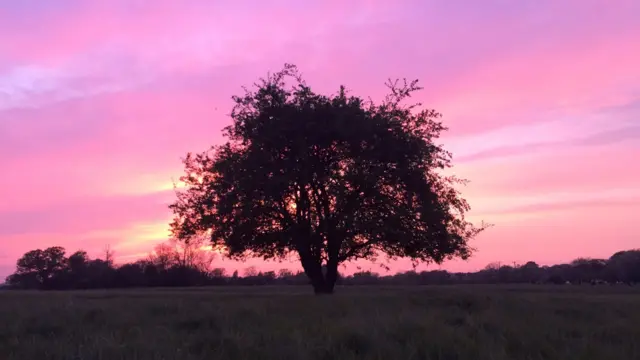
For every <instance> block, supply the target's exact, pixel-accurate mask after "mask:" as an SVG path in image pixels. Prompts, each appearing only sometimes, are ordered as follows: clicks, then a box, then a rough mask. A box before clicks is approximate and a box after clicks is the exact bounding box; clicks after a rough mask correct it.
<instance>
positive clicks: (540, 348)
mask: <svg viewBox="0 0 640 360" xmlns="http://www.w3.org/2000/svg"><path fill="white" fill-rule="evenodd" d="M310 291H311V290H310V288H307V287H266V286H265V287H254V288H237V287H225V288H189V289H169V290H167V289H151V290H111V291H106V290H105V291H77V292H0V358H2V359H3V360H14V359H65V360H67V359H109V360H116V359H185V360H188V359H261V360H262V359H265V360H266V359H385V360H387V359H480V360H482V359H493V360H497V359H505V360H506V359H562V360H566V359H605V360H606V359H621V360H627V359H640V326H639V324H640V288H639V287H635V288H632V287H626V286H595V287H591V286H441V287H413V288H384V289H381V288H368V287H358V288H356V287H350V288H338V289H337V291H338V293H337V294H335V295H334V296H327V297H314V296H313V295H310V294H309V293H310Z"/></svg>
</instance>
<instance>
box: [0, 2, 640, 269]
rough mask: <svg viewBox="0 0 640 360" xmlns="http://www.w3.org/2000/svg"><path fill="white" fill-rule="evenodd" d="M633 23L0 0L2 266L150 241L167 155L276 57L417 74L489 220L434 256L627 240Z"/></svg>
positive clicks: (408, 5)
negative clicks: (39, 254) (50, 253)
mask: <svg viewBox="0 0 640 360" xmlns="http://www.w3.org/2000/svg"><path fill="white" fill-rule="evenodd" d="M639 18H640V2H638V1H635V0H607V1H605V0H600V1H596V0H564V1H556V0H520V1H511V0H485V1H481V2H480V1H472V0H468V1H462V0H460V1H451V0H389V1H387V0H350V1H337V0H325V1H319V0H307V1H295V0H272V1H258V0H250V1H249V0H234V1H226V0H219V1H209V0H184V1H169V0H154V1H142V0H138V1H134V0H110V1H97V0H82V1H80V0H58V1H39V0H21V1H13V0H0V174H1V176H0V279H1V278H2V277H4V276H5V275H7V274H8V273H10V272H12V271H13V269H14V267H15V262H16V260H17V259H18V258H19V257H20V256H21V255H22V254H23V253H25V252H26V251H28V250H31V249H36V248H44V247H48V246H53V245H61V246H64V247H65V248H67V250H68V251H69V252H71V251H75V250H77V249H84V250H86V251H88V252H89V254H90V255H92V256H96V257H98V256H100V255H101V254H102V251H103V249H104V247H105V246H106V245H110V247H111V249H113V250H114V251H115V254H116V260H117V261H120V262H124V261H130V260H132V259H135V258H137V257H140V256H144V255H145V254H146V253H148V252H149V251H151V249H152V248H153V246H154V245H155V244H157V243H159V242H161V241H163V240H165V239H166V238H167V236H168V225H167V224H168V222H169V220H170V218H171V213H170V211H169V210H168V208H167V204H169V203H170V202H172V200H173V199H174V197H175V195H174V194H173V191H172V179H177V178H178V177H179V176H180V175H181V174H182V163H181V160H180V159H181V158H182V157H183V156H184V155H185V154H186V153H187V152H188V151H195V152H199V151H203V150H206V149H207V148H208V147H209V146H210V145H213V144H219V143H220V142H222V141H223V138H222V136H221V133H220V130H221V129H222V128H223V127H224V126H226V125H228V124H229V123H230V121H231V119H230V118H229V116H228V114H229V112H230V109H231V105H232V102H231V95H234V94H241V93H242V86H248V85H251V84H252V83H253V82H254V81H255V80H256V79H258V78H259V77H261V76H264V75H266V74H267V72H268V71H277V70H279V69H280V68H281V67H282V66H283V64H284V63H285V62H287V63H294V64H296V65H297V66H298V67H299V68H300V70H301V71H302V73H303V74H304V76H305V78H306V80H307V82H308V83H309V84H310V85H311V86H312V88H314V89H315V90H316V91H318V92H323V93H325V92H326V93H332V92H335V91H336V90H337V89H338V87H339V86H340V85H342V84H344V85H346V86H347V88H348V89H350V90H351V91H352V92H353V93H354V94H355V95H361V96H363V97H366V96H371V97H372V98H374V99H380V98H381V97H382V96H383V95H384V94H385V91H386V88H385V87H384V82H385V81H386V80H387V79H388V78H403V77H406V78H409V79H416V78H417V79H420V81H421V84H422V85H423V86H424V88H425V89H424V90H423V91H421V92H420V93H419V94H417V95H416V96H415V97H414V100H416V101H420V102H423V103H424V104H425V105H426V106H427V107H430V108H434V109H436V110H438V111H439V112H441V113H442V114H443V121H444V123H445V124H446V125H447V126H448V127H449V129H450V130H449V131H448V132H447V133H446V134H445V136H444V137H443V138H442V139H441V140H442V144H443V145H444V146H445V148H446V149H448V150H450V151H451V152H452V153H453V155H454V158H453V163H454V167H453V169H452V171H453V172H454V173H455V174H456V175H458V176H460V177H463V178H467V179H469V180H470V183H469V184H468V185H467V186H466V187H464V188H461V189H460V190H461V191H462V193H463V195H464V197H465V198H467V200H468V201H469V202H470V204H471V206H472V211H471V213H470V218H471V219H472V220H474V221H480V220H484V221H487V222H489V223H492V224H494V226H493V227H492V228H490V229H489V230H487V231H485V232H484V233H483V234H481V235H480V236H479V237H478V238H476V239H474V240H473V242H472V243H471V245H472V246H473V247H474V248H476V249H477V251H476V253H475V255H474V256H473V257H472V258H471V259H470V260H468V261H450V262H447V263H445V264H443V265H442V266H441V267H442V268H444V269H449V270H454V271H470V270H477V269H480V268H483V267H484V266H485V265H486V264H487V263H490V262H494V261H500V262H503V263H512V262H516V263H524V262H526V261H528V260H533V261H537V262H538V263H540V264H553V263H558V262H564V261H570V260H571V259H573V258H576V257H598V258H606V257H609V256H610V255H611V254H612V253H614V252H616V251H618V250H623V249H630V248H637V247H640V228H639V227H638V226H637V223H638V220H640V181H639V180H640V165H638V164H639V162H640V66H638V64H640V22H639V21H638V19H639ZM217 265H218V266H223V267H227V268H229V269H235V268H237V269H243V268H246V267H248V266H252V265H254V266H258V267H259V268H261V269H277V268H282V267H288V268H293V269H296V268H297V265H296V264H295V263H293V262H291V263H288V262H285V263H263V262H261V261H259V260H255V261H250V262H248V263H246V264H239V263H233V262H230V261H228V260H218V264H217ZM357 265H358V266H360V267H361V268H363V269H373V270H379V269H378V268H377V265H370V264H366V263H360V264H357ZM407 268H409V265H408V262H406V261H398V262H394V263H392V264H391V269H392V271H398V270H406V269H407ZM431 268H434V267H431ZM436 268H437V267H436ZM354 269H357V267H356V265H353V264H352V265H349V266H348V267H347V268H346V270H344V271H346V272H350V271H355V270H354Z"/></svg>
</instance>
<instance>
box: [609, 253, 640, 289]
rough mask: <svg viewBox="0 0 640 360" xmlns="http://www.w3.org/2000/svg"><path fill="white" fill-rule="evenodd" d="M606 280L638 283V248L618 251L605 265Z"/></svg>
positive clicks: (639, 263) (639, 267)
mask: <svg viewBox="0 0 640 360" xmlns="http://www.w3.org/2000/svg"><path fill="white" fill-rule="evenodd" d="M604 272H605V274H606V275H605V277H607V278H608V280H610V281H612V280H615V281H620V282H624V283H640V249H634V250H626V251H619V252H617V253H615V254H613V255H612V256H611V257H610V258H609V260H607V263H606V265H605V270H604Z"/></svg>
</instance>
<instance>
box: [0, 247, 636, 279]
mask: <svg viewBox="0 0 640 360" xmlns="http://www.w3.org/2000/svg"><path fill="white" fill-rule="evenodd" d="M200 245H201V244H195V245H193V244H192V245H191V246H188V247H185V246H184V245H182V246H180V245H179V244H171V243H167V244H161V245H159V246H158V247H156V249H155V251H154V252H153V253H151V254H150V255H149V256H148V257H147V258H146V259H143V260H138V261H135V262H132V263H127V264H123V265H118V266H116V265H114V264H113V261H112V256H113V255H112V253H110V252H109V251H106V253H105V256H104V258H103V259H90V258H89V257H88V256H87V253H86V252H84V251H77V252H75V253H73V254H71V255H70V256H66V253H65V250H64V248H62V247H51V248H48V249H45V250H33V251H30V252H28V253H26V254H25V255H24V256H23V257H22V258H20V259H19V260H18V263H17V269H16V272H15V273H14V274H13V275H11V276H9V277H8V278H7V282H6V285H5V286H6V287H7V288H9V289H56V290H66V289H99V288H127V287H161V286H210V285H219V286H223V285H226V286H232V285H308V284H309V279H308V278H307V276H306V275H305V274H304V273H303V272H297V273H294V272H291V271H289V270H280V271H279V272H273V271H267V272H261V271H257V269H255V268H248V269H246V270H245V271H244V272H243V274H239V273H238V272H237V271H236V272H234V273H233V274H227V273H226V271H225V269H223V268H214V267H212V266H211V264H212V262H213V258H212V257H211V254H210V252H209V251H206V250H200V249H202V246H200ZM502 283H506V284H515V283H538V284H543V283H553V284H566V283H572V284H585V283H587V284H602V283H609V284H617V283H624V284H635V283H640V250H627V251H620V252H617V253H615V254H614V255H612V256H611V257H610V258H609V259H586V258H580V259H576V260H574V261H572V262H571V263H568V264H560V265H554V266H539V265H538V264H536V263H535V262H532V261H531V262H527V263H526V264H523V265H517V264H513V265H501V264H499V263H492V264H489V265H488V266H487V267H486V268H484V269H483V270H480V271H478V272H469V273H452V272H448V271H444V270H433V271H422V272H415V271H408V272H402V273H398V274H395V275H385V276H383V275H379V274H377V273H374V272H370V271H366V272H358V273H355V274H353V275H350V276H341V277H340V278H339V280H338V284H341V285H435V284H441V285H444V284H502Z"/></svg>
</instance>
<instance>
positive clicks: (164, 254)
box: [147, 242, 180, 271]
mask: <svg viewBox="0 0 640 360" xmlns="http://www.w3.org/2000/svg"><path fill="white" fill-rule="evenodd" d="M147 261H148V262H149V263H151V264H153V265H154V266H155V267H156V268H157V269H158V270H159V271H166V270H169V269H170V268H171V267H173V266H178V265H180V254H179V253H178V252H177V251H176V250H175V248H174V247H173V246H172V245H171V244H169V243H166V242H163V243H160V244H158V245H156V246H155V247H154V248H153V252H151V253H150V254H149V256H148V257H147Z"/></svg>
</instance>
